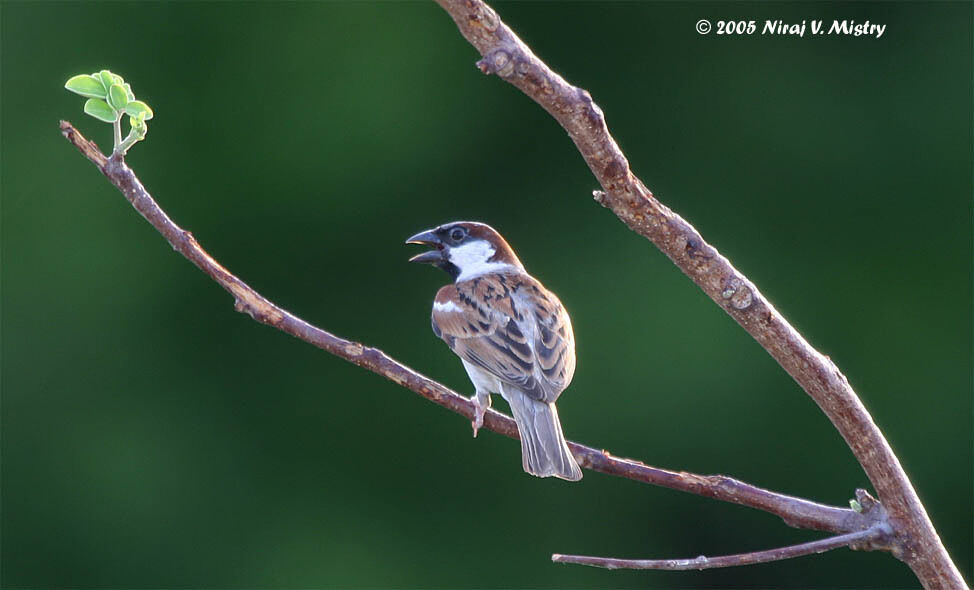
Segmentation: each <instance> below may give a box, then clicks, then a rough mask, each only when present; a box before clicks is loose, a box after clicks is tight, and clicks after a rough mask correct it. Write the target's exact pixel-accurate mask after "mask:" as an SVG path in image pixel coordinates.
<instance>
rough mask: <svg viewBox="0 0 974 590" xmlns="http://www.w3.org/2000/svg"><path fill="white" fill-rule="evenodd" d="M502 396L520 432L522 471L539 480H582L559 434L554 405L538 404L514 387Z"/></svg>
mask: <svg viewBox="0 0 974 590" xmlns="http://www.w3.org/2000/svg"><path fill="white" fill-rule="evenodd" d="M504 393H506V394H507V395H505V396H504V399H506V400H507V403H509V404H510V406H511V411H512V412H513V414H514V421H515V422H517V429H518V432H520V433H521V463H522V464H523V466H524V470H525V471H527V472H528V473H530V474H531V475H536V476H538V477H550V476H555V477H560V478H561V479H567V480H568V481H578V480H580V479H582V470H581V468H579V466H578V463H576V462H575V457H573V456H572V452H571V451H569V450H568V445H567V444H566V443H565V435H564V434H562V432H561V422H560V421H559V420H558V410H557V409H556V408H555V404H553V403H552V404H548V403H545V402H542V401H538V400H536V399H533V398H531V397H528V396H527V395H526V394H524V393H522V392H520V391H517V390H515V389H513V388H507V391H505V392H504Z"/></svg>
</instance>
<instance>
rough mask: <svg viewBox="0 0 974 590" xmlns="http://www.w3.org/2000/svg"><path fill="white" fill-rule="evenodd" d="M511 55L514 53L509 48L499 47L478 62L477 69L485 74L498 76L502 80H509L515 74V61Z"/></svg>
mask: <svg viewBox="0 0 974 590" xmlns="http://www.w3.org/2000/svg"><path fill="white" fill-rule="evenodd" d="M511 55H512V52H511V51H509V50H508V49H507V48H505V47H498V48H497V49H494V50H493V51H491V52H489V53H487V55H485V56H484V57H483V58H482V59H481V60H480V61H478V62H477V67H478V68H480V71H481V72H483V73H484V74H487V75H490V74H496V75H497V76H500V77H501V78H507V77H508V76H510V75H511V74H513V73H514V59H513V58H512V57H511Z"/></svg>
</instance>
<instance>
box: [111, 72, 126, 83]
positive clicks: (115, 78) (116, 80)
mask: <svg viewBox="0 0 974 590" xmlns="http://www.w3.org/2000/svg"><path fill="white" fill-rule="evenodd" d="M112 81H113V82H114V83H115V84H125V80H123V79H122V77H121V76H119V75H118V74H112Z"/></svg>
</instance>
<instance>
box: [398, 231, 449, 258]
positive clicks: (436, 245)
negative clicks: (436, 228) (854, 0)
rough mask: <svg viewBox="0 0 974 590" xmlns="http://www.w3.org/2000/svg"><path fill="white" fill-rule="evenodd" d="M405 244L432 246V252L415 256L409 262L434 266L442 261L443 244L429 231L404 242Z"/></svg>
mask: <svg viewBox="0 0 974 590" xmlns="http://www.w3.org/2000/svg"><path fill="white" fill-rule="evenodd" d="M406 243H407V244H423V245H426V246H433V250H430V251H428V252H423V253H422V254H417V255H416V256H413V257H412V258H410V259H409V261H410V262H425V263H426V264H436V263H437V262H442V261H443V242H442V241H441V240H440V238H438V237H437V236H436V234H435V233H434V232H433V231H432V230H430V231H424V232H420V233H418V234H416V235H415V236H413V237H411V238H409V239H408V240H406Z"/></svg>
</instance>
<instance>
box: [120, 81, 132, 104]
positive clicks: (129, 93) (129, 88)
mask: <svg viewBox="0 0 974 590" xmlns="http://www.w3.org/2000/svg"><path fill="white" fill-rule="evenodd" d="M122 86H124V87H125V94H126V95H127V96H128V97H129V102H132V101H133V100H135V94H133V93H132V87H131V86H129V85H128V84H122Z"/></svg>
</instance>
